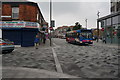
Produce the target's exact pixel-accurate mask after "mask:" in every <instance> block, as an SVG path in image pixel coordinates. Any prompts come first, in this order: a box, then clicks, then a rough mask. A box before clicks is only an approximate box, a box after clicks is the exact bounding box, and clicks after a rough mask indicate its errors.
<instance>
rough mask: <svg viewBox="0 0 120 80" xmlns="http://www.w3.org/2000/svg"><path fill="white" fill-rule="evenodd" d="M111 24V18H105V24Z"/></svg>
mask: <svg viewBox="0 0 120 80" xmlns="http://www.w3.org/2000/svg"><path fill="white" fill-rule="evenodd" d="M110 25H111V18H109V19H107V26H110Z"/></svg>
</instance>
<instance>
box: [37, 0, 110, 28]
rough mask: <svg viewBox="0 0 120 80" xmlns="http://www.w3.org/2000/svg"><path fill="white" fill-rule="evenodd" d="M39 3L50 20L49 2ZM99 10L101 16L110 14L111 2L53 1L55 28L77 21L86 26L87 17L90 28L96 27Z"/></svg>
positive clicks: (47, 19)
mask: <svg viewBox="0 0 120 80" xmlns="http://www.w3.org/2000/svg"><path fill="white" fill-rule="evenodd" d="M37 3H38V4H39V7H40V9H41V12H42V14H43V16H44V18H45V20H46V21H47V22H50V20H49V19H50V18H49V10H50V9H49V8H50V7H49V2H37ZM98 11H99V12H100V17H103V16H106V15H108V14H110V2H109V1H106V2H97V1H96V2H80V1H78V2H71V1H68V2H61V1H60V2H54V1H53V2H52V19H53V20H55V28H57V27H61V26H71V25H75V22H79V23H80V24H81V25H82V26H83V27H86V22H85V19H87V27H88V28H96V25H97V23H96V20H97V18H98V16H97V12H98Z"/></svg>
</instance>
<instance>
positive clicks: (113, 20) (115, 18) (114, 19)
mask: <svg viewBox="0 0 120 80" xmlns="http://www.w3.org/2000/svg"><path fill="white" fill-rule="evenodd" d="M112 22H113V24H118V23H119V21H118V16H115V17H113V18H112Z"/></svg>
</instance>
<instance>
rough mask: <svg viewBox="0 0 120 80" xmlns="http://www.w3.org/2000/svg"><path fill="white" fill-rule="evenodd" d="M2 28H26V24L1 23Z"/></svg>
mask: <svg viewBox="0 0 120 80" xmlns="http://www.w3.org/2000/svg"><path fill="white" fill-rule="evenodd" d="M0 27H2V28H6V27H24V22H4V21H3V22H0Z"/></svg>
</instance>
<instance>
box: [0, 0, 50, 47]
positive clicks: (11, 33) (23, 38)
mask: <svg viewBox="0 0 120 80" xmlns="http://www.w3.org/2000/svg"><path fill="white" fill-rule="evenodd" d="M45 22H46V21H45V20H44V17H43V15H42V13H41V11H40V8H39V6H38V4H37V3H35V2H30V1H27V0H2V22H0V24H1V25H2V26H1V27H2V32H3V34H2V37H3V38H7V39H9V40H11V41H14V43H15V44H16V45H21V46H34V39H35V36H36V35H37V34H38V33H40V30H41V29H40V28H42V27H43V26H42V25H43V24H44V23H45ZM44 25H46V24H44ZM47 25H48V24H47Z"/></svg>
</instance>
